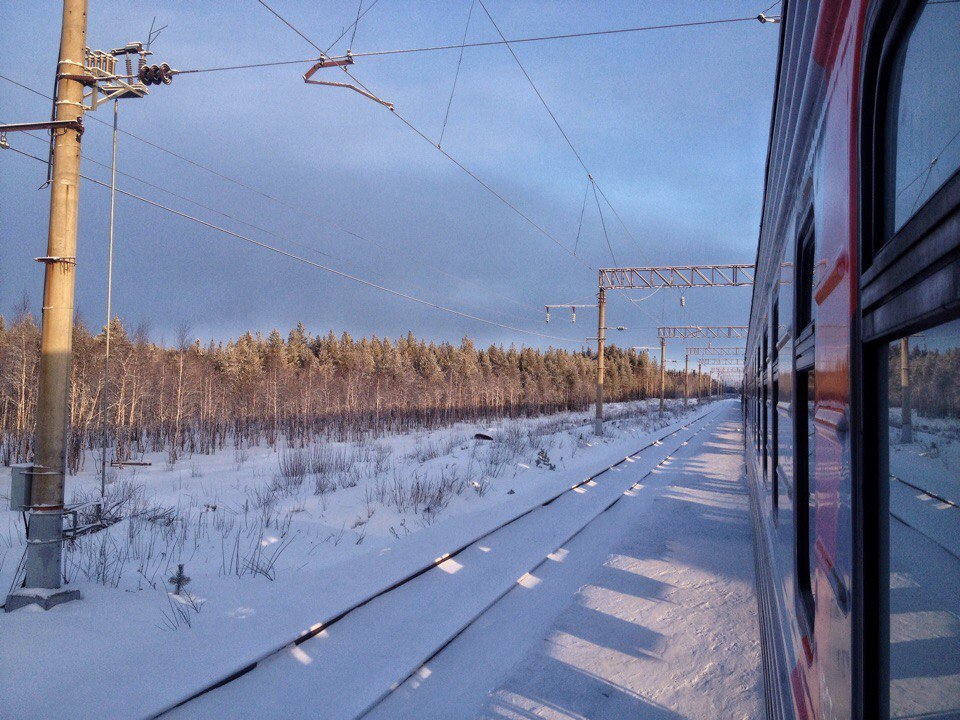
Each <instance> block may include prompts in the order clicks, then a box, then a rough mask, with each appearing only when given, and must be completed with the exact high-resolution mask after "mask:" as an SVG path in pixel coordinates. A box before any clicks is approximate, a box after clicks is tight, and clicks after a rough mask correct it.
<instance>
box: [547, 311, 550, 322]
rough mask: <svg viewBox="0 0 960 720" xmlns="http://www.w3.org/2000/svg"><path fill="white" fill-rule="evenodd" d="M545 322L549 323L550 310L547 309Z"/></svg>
mask: <svg viewBox="0 0 960 720" xmlns="http://www.w3.org/2000/svg"><path fill="white" fill-rule="evenodd" d="M547 322H550V310H549V309H547Z"/></svg>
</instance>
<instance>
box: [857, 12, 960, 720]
mask: <svg viewBox="0 0 960 720" xmlns="http://www.w3.org/2000/svg"><path fill="white" fill-rule="evenodd" d="M888 9H889V12H886V10H888ZM872 18H873V24H872V25H868V26H867V30H866V35H865V38H866V44H865V51H864V70H865V72H866V73H867V76H866V77H865V79H864V89H865V93H864V100H865V104H864V107H863V108H862V110H863V114H862V119H863V122H862V126H861V127H862V130H863V133H864V134H863V136H862V137H861V148H862V149H863V155H862V156H861V158H860V159H861V167H862V168H863V173H864V174H863V176H862V178H861V180H862V185H861V187H862V188H863V193H864V194H863V196H862V198H861V202H862V203H863V204H864V207H865V209H866V211H865V212H864V213H863V215H862V218H863V221H864V222H863V226H862V230H861V233H862V235H861V245H860V251H861V252H860V255H861V258H862V267H863V272H862V274H861V276H860V294H859V302H860V311H861V318H860V333H861V340H862V347H861V352H860V355H861V357H862V364H861V366H860V368H859V369H860V370H861V371H862V372H861V373H860V374H859V377H857V376H855V377H854V382H855V388H857V393H856V394H857V396H858V399H857V401H856V403H855V404H854V405H853V406H852V410H854V411H855V412H854V413H853V415H852V418H851V420H852V423H853V424H854V426H855V427H854V429H855V430H856V431H857V432H854V433H853V434H852V437H853V443H854V445H855V447H856V454H855V467H854V479H855V490H854V492H855V496H854V508H855V514H854V522H855V523H856V526H855V528H854V537H855V538H857V539H858V540H857V544H858V545H859V547H858V548H856V551H857V553H858V558H857V569H856V578H855V583H854V586H855V588H856V587H857V586H859V588H858V589H857V591H856V593H855V602H856V604H857V605H856V607H857V614H858V615H859V616H860V617H861V618H862V620H861V622H860V630H859V633H858V638H857V646H858V648H859V659H858V660H857V662H856V665H857V669H856V670H855V673H856V677H857V678H858V682H859V683H860V684H861V687H862V692H861V694H860V696H859V703H860V704H861V706H862V707H861V715H862V716H863V717H878V718H884V719H885V718H891V717H892V718H907V717H910V718H921V717H923V718H948V717H950V718H960V514H958V513H960V319H958V318H960V232H958V227H960V172H958V167H960V3H956V2H944V1H943V0H940V1H936V0H930V1H929V2H911V3H905V2H902V3H889V4H884V6H883V8H882V11H880V12H877V13H876V14H874V15H873V16H872ZM871 90H873V91H874V92H873V94H871ZM861 377H862V381H861V380H860V378H861Z"/></svg>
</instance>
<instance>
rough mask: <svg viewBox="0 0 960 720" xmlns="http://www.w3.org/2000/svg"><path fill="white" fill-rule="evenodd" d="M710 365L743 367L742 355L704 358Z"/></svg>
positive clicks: (705, 362)
mask: <svg viewBox="0 0 960 720" xmlns="http://www.w3.org/2000/svg"><path fill="white" fill-rule="evenodd" d="M701 362H703V363H704V364H705V365H707V366H708V367H741V368H742V367H743V358H742V357H717V358H706V359H704V360H702V361H701Z"/></svg>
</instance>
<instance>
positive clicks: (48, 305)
mask: <svg viewBox="0 0 960 720" xmlns="http://www.w3.org/2000/svg"><path fill="white" fill-rule="evenodd" d="M86 35H87V0H64V2H63V25H62V30H61V39H60V58H59V62H58V63H57V94H56V104H55V118H56V120H58V121H73V122H78V121H82V115H83V88H84V84H83V82H82V79H83V76H84V74H85V73H84V65H83V51H84V47H85V46H86ZM53 132H54V133H56V142H55V144H54V150H53V168H52V182H51V185H50V229H49V233H48V235H47V253H46V256H45V257H42V258H39V260H40V262H42V263H44V285H43V325H42V331H41V339H40V384H39V389H38V393H37V434H36V452H35V456H36V462H35V465H34V470H33V490H32V496H31V507H30V530H29V536H28V540H27V558H26V587H27V589H30V588H48V589H53V588H59V587H60V579H61V569H60V564H61V552H62V545H63V539H62V532H63V531H62V529H61V524H62V520H61V516H62V513H63V478H64V469H65V465H66V453H67V426H68V422H69V390H70V365H71V359H72V357H71V356H72V352H73V298H74V285H75V279H76V254H77V214H78V209H79V199H80V132H78V131H77V130H73V129H68V130H64V129H61V130H54V131H53ZM79 596H80V593H79V592H77V591H73V592H71V593H63V594H62V597H60V598H59V600H58V601H63V600H70V599H73V598H76V597H79ZM50 604H52V603H50ZM7 607H8V609H9V601H8V603H7Z"/></svg>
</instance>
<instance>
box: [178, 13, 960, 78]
mask: <svg viewBox="0 0 960 720" xmlns="http://www.w3.org/2000/svg"><path fill="white" fill-rule="evenodd" d="M951 1H952V2H955V1H957V0H951ZM374 4H376V3H374ZM372 7H373V6H372V5H371V6H370V8H372ZM370 8H367V10H364V12H363V14H364V15H366V13H367V11H368V10H369V9H370ZM361 17H362V16H361ZM756 21H757V16H756V15H751V16H750V17H740V18H722V19H719V20H700V21H694V22H683V23H667V24H663V25H643V26H638V27H628V28H614V29H611V30H594V31H588V32H578V33H563V34H559V35H540V36H536V37H524V38H513V39H510V40H486V41H479V42H472V43H457V44H452V45H432V46H426V47H416V48H402V49H396V50H370V51H367V52H359V53H351V54H352V56H353V57H354V59H356V58H363V57H385V56H390V55H410V54H414V53H424V52H440V51H445V50H460V49H461V48H478V47H494V46H496V45H520V44H523V43H537V42H551V41H557V40H575V39H578V38H588V37H603V36H607V35H621V34H628V33H639V32H646V31H651V30H673V29H679V28H693V27H704V26H709V25H724V24H731V23H742V22H756ZM349 31H350V29H349V28H348V29H347V30H346V31H345V32H344V33H343V34H342V35H341V36H340V38H337V40H335V41H334V45H335V44H336V43H337V42H339V40H340V39H342V38H343V36H344V35H346V33H347V32H349ZM297 32H298V34H299V31H297ZM310 44H311V45H313V43H312V42H311V43H310ZM332 47H333V45H331V48H332ZM327 52H329V50H328V51H327ZM325 54H326V53H325ZM316 61H317V58H316V57H312V58H304V59H302V60H283V61H279V62H264V63H249V64H245V65H228V66H219V67H209V68H192V69H189V70H178V71H177V72H178V73H179V74H182V75H186V74H192V73H207V72H220V71H222V70H245V69H248V68H259V67H271V66H274V65H295V64H304V63H312V62H316Z"/></svg>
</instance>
